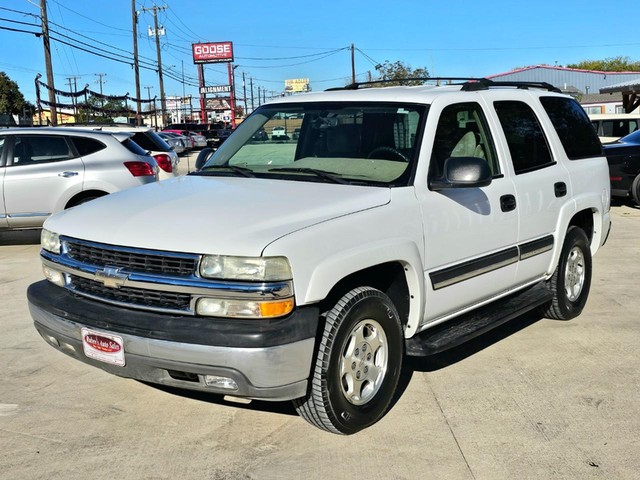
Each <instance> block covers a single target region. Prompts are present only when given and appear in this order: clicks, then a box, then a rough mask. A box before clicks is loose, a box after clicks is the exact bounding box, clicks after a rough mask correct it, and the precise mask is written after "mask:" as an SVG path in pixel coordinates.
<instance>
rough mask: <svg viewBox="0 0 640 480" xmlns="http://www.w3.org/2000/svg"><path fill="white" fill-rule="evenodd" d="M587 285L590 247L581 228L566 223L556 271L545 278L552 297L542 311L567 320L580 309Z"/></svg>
mask: <svg viewBox="0 0 640 480" xmlns="http://www.w3.org/2000/svg"><path fill="white" fill-rule="evenodd" d="M590 287H591V249H590V247H589V239H588V238H587V235H586V234H585V233H584V231H583V230H582V229H581V228H578V227H570V228H569V230H567V235H566V237H565V239H564V245H563V246H562V252H561V253H560V260H559V262H558V266H557V267H556V271H555V272H554V273H553V276H552V277H551V279H550V280H549V288H550V289H551V291H552V293H553V298H552V300H551V301H550V302H549V303H548V304H547V305H545V306H544V307H543V308H542V312H541V313H542V314H543V315H544V316H545V317H547V318H553V319H555V320H571V319H572V318H574V317H577V316H578V315H580V313H581V312H582V309H583V308H584V306H585V304H586V303H587V297H588V296H589V289H590Z"/></svg>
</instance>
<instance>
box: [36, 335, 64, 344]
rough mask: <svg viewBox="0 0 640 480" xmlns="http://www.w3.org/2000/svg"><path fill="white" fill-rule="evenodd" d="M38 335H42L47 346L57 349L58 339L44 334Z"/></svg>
mask: <svg viewBox="0 0 640 480" xmlns="http://www.w3.org/2000/svg"><path fill="white" fill-rule="evenodd" d="M40 335H42V338H44V339H45V340H46V341H47V343H48V344H49V345H51V346H54V347H59V346H60V343H59V342H58V339H57V338H56V337H53V336H51V335H47V334H46V333H40Z"/></svg>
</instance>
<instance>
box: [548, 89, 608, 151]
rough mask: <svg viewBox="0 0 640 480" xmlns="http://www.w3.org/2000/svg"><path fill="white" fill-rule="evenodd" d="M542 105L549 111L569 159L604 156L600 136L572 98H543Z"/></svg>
mask: <svg viewBox="0 0 640 480" xmlns="http://www.w3.org/2000/svg"><path fill="white" fill-rule="evenodd" d="M540 103H542V106H543V107H544V109H545V110H546V111H547V114H548V115H549V119H550V120H551V123H553V127H554V128H555V129H556V132H557V133H558V137H560V142H562V146H563V147H564V151H565V152H566V154H567V157H569V159H571V160H577V159H579V158H589V157H598V156H600V155H602V145H601V144H600V140H599V139H598V135H597V134H596V132H595V130H594V129H593V126H592V125H591V122H590V121H589V117H588V116H587V114H586V113H585V111H584V110H583V109H582V107H581V106H580V105H579V104H578V102H576V101H575V100H573V99H570V98H559V97H542V98H540Z"/></svg>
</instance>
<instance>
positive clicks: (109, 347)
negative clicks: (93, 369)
mask: <svg viewBox="0 0 640 480" xmlns="http://www.w3.org/2000/svg"><path fill="white" fill-rule="evenodd" d="M82 348H83V349H84V354H85V355H86V356H87V357H88V358H93V359H95V360H99V361H101V362H105V363H110V364H111V365H117V366H119V367H124V341H123V340H122V337H119V336H118V335H111V334H110V333H103V332H96V331H94V330H89V329H88V328H83V329H82Z"/></svg>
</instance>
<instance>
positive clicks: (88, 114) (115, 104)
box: [77, 95, 127, 122]
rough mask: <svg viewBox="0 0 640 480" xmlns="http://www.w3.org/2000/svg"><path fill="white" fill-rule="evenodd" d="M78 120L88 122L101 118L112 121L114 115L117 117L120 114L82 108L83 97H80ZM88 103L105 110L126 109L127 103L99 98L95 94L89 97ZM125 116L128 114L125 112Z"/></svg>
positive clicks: (103, 120)
mask: <svg viewBox="0 0 640 480" xmlns="http://www.w3.org/2000/svg"><path fill="white" fill-rule="evenodd" d="M77 101H78V105H79V108H78V122H88V121H92V120H94V121H95V120H99V121H101V122H111V121H112V120H113V118H112V117H117V116H120V115H117V114H114V115H112V114H110V113H101V112H97V111H93V110H85V109H83V108H82V106H81V105H80V104H82V102H83V99H82V97H80V98H78V100H77ZM87 103H88V104H89V105H91V106H92V107H94V108H100V109H103V110H105V111H118V110H124V109H125V108H126V107H125V104H124V102H123V101H122V100H113V99H102V98H98V97H96V96H94V95H90V96H89V98H87ZM123 116H127V114H123Z"/></svg>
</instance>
